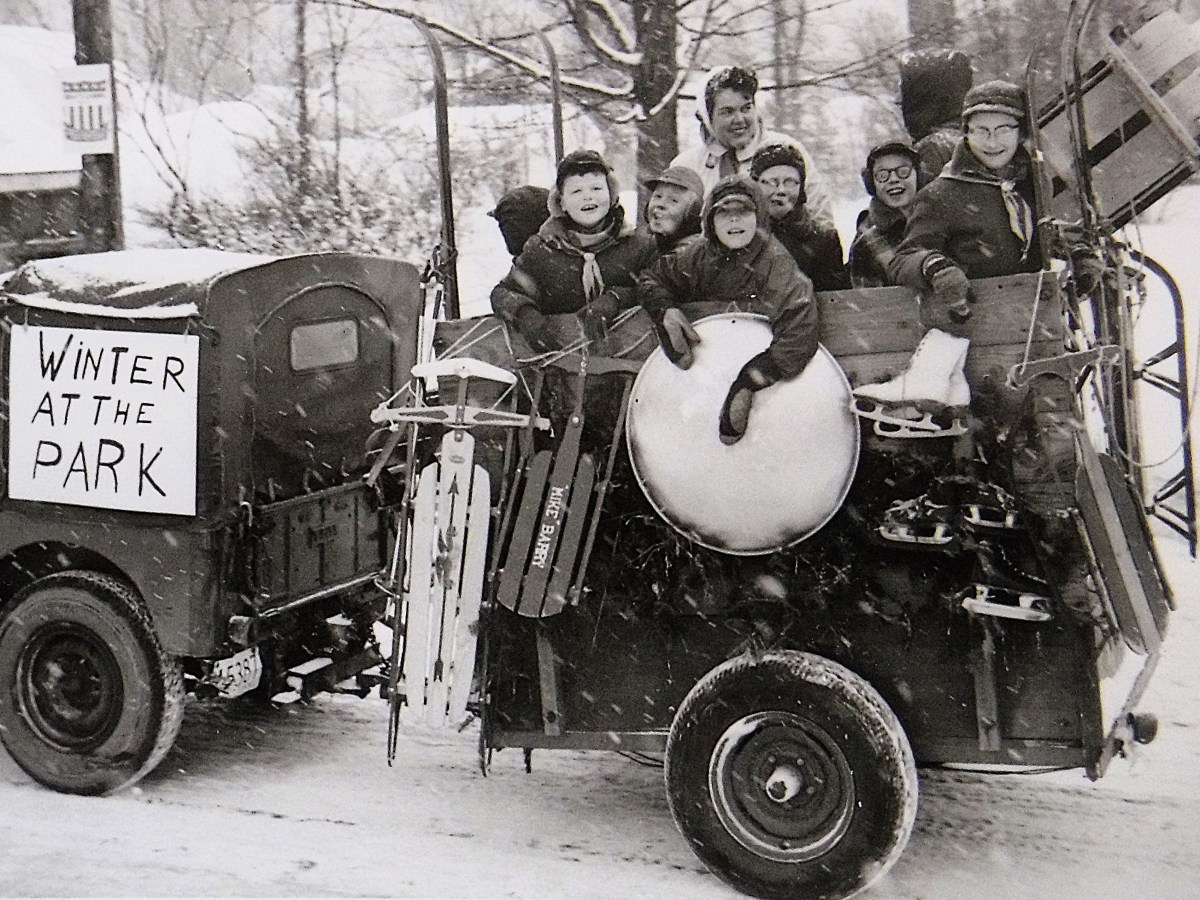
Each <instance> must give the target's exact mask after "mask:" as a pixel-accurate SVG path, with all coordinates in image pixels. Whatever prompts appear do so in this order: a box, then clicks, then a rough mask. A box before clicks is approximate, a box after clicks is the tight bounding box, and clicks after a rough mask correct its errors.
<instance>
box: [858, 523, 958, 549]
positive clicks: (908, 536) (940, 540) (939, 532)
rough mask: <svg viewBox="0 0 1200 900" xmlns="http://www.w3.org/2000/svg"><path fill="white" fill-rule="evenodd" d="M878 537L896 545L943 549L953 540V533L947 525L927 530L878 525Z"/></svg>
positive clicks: (934, 526) (933, 526)
mask: <svg viewBox="0 0 1200 900" xmlns="http://www.w3.org/2000/svg"><path fill="white" fill-rule="evenodd" d="M877 530H878V531H879V536H880V537H882V538H883V539H884V540H885V541H892V542H893V543H896V544H922V545H925V546H932V547H944V546H945V545H946V544H949V543H950V542H951V541H952V540H954V531H953V529H951V528H950V526H949V525H945V524H941V523H939V524H937V525H931V526H929V528H927V529H917V528H913V527H912V526H910V525H891V526H889V525H880V526H879V528H878V529H877Z"/></svg>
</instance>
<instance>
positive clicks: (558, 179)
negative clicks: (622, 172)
mask: <svg viewBox="0 0 1200 900" xmlns="http://www.w3.org/2000/svg"><path fill="white" fill-rule="evenodd" d="M588 172H601V173H603V174H605V175H608V174H609V173H610V172H612V167H611V166H609V164H608V163H606V162H605V161H604V157H603V156H601V155H600V151H598V150H572V151H571V152H570V153H568V154H567V155H566V156H564V157H563V158H562V162H560V163H559V164H558V172H557V173H555V176H554V186H555V187H556V188H558V189H559V190H560V191H561V190H562V186H563V182H564V181H566V180H567V178H568V177H569V176H571V175H585V174H587V173H588Z"/></svg>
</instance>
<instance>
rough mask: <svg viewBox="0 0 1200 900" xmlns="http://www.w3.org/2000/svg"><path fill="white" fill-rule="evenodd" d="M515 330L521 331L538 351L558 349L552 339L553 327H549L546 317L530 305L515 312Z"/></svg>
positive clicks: (530, 344)
mask: <svg viewBox="0 0 1200 900" xmlns="http://www.w3.org/2000/svg"><path fill="white" fill-rule="evenodd" d="M517 331H519V332H521V334H522V335H523V336H524V338H525V340H527V341H529V346H530V347H532V348H533V349H534V350H536V351H537V352H538V353H546V352H547V351H549V350H556V349H558V343H557V341H555V339H554V332H553V329H551V328H550V327H549V323H548V322H547V321H546V317H545V316H544V315H542V314H541V313H540V312H538V311H537V310H536V309H534V308H533V307H532V306H524V307H522V308H521V310H520V312H518V313H517Z"/></svg>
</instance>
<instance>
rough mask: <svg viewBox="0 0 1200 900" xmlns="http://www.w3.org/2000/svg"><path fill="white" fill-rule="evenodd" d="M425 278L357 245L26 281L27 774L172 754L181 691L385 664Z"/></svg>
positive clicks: (16, 331) (14, 604)
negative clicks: (382, 417) (382, 642)
mask: <svg viewBox="0 0 1200 900" xmlns="http://www.w3.org/2000/svg"><path fill="white" fill-rule="evenodd" d="M421 290H422V287H421V279H420V273H419V271H418V270H417V269H416V268H415V267H414V266H412V265H411V264H408V263H402V262H398V261H394V260H387V259H379V258H368V257H362V256H355V255H352V254H341V253H322V254H312V255H302V256H293V257H287V258H273V257H267V256H258V255H253V254H237V253H226V252H222V251H214V250H137V251H133V250H131V251H116V252H112V253H99V254H90V255H82V256H67V257H61V258H57V259H44V260H34V261H31V262H28V263H26V264H25V265H23V266H21V267H20V268H19V269H17V270H16V271H14V272H13V273H11V274H10V275H9V276H8V277H7V279H6V280H5V282H4V284H3V288H2V292H0V300H2V306H0V317H3V323H4V327H3V338H2V343H3V349H2V350H0V354H2V355H3V359H4V363H3V367H2V368H3V373H4V374H3V378H4V387H3V390H2V393H3V396H4V398H5V410H6V415H5V416H4V419H3V422H2V424H0V442H2V443H3V445H4V448H5V449H4V453H3V454H2V456H3V460H4V470H5V479H4V489H3V497H2V498H0V534H2V535H3V537H2V538H0V544H2V545H3V547H2V549H0V571H2V572H3V575H2V576H0V583H2V585H3V587H0V682H2V684H3V689H2V690H0V740H2V741H3V743H4V746H5V748H6V749H7V750H8V752H9V753H10V754H11V755H12V757H13V759H14V760H15V761H16V762H17V764H18V765H19V766H21V768H22V769H24V770H25V771H26V772H27V773H28V774H29V775H30V776H31V777H32V778H34V779H35V780H36V781H38V782H39V783H41V784H44V785H46V786H48V787H50V788H53V789H55V790H59V791H66V792H70V793H78V794H106V793H111V792H112V791H115V790H119V789H120V788H121V787H123V786H126V785H129V784H131V783H133V782H134V781H136V780H137V779H138V778H140V777H141V776H142V775H144V774H145V773H146V772H148V771H149V770H150V769H152V768H153V767H154V766H155V765H156V764H157V763H158V762H159V761H160V760H161V759H162V757H163V756H164V754H165V753H166V752H167V750H168V749H169V748H170V746H171V743H172V741H173V740H174V738H175V736H176V734H177V732H178V730H179V726H180V721H181V719H182V716H183V709H184V700H185V695H186V694H187V693H195V694H197V695H200V696H204V695H217V694H220V695H223V696H228V697H234V696H239V695H241V694H245V693H249V692H255V693H257V694H258V695H260V696H262V697H263V698H272V697H274V698H277V699H279V700H281V701H282V700H288V699H297V698H300V697H302V696H311V694H312V693H314V692H316V691H318V690H327V689H336V688H337V687H338V685H342V687H343V689H347V690H358V687H357V686H356V685H355V684H354V683H353V679H354V677H355V676H356V675H358V674H359V673H361V672H363V671H364V670H367V669H370V668H371V667H373V666H376V665H378V663H379V662H380V654H379V651H378V647H377V643H376V638H375V634H374V631H373V627H374V625H375V623H376V621H377V620H378V619H379V617H380V614H381V612H382V607H383V599H382V595H381V594H380V593H379V592H378V590H377V589H376V588H375V587H374V583H373V582H374V579H375V577H376V575H377V574H378V572H379V571H380V570H381V569H382V567H383V565H384V561H385V559H386V556H385V554H386V548H387V544H388V534H387V522H388V519H387V517H386V516H385V515H384V513H383V512H382V509H383V507H382V505H381V503H380V501H379V497H378V492H377V491H375V490H373V489H372V488H370V487H368V486H367V485H366V483H365V481H364V479H363V475H364V474H365V472H366V471H367V470H368V468H369V460H368V457H367V455H366V441H367V438H368V437H369V435H370V433H371V431H372V426H371V425H370V423H369V421H368V415H369V413H370V411H371V410H372V409H373V408H374V407H375V406H376V405H377V404H378V403H379V402H380V401H381V400H382V399H384V398H386V397H387V396H389V395H390V394H391V392H392V391H393V389H394V388H395V387H396V386H397V385H398V384H400V383H401V382H402V381H403V380H404V379H407V377H408V371H409V369H410V368H411V366H412V365H413V363H414V362H415V353H416V342H415V341H414V340H412V339H411V335H414V334H415V333H416V330H417V328H418V316H419V312H420V309H421V304H422V299H421ZM405 337H409V338H410V339H408V340H405V339H404V338H405Z"/></svg>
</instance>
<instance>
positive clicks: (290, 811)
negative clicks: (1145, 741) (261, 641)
mask: <svg viewBox="0 0 1200 900" xmlns="http://www.w3.org/2000/svg"><path fill="white" fill-rule="evenodd" d="M1167 551H1168V556H1169V558H1170V568H1171V570H1172V571H1173V573H1174V574H1175V584H1176V586H1177V588H1179V587H1180V586H1183V587H1184V588H1186V586H1187V585H1189V584H1195V583H1197V582H1198V581H1200V579H1197V578H1196V577H1195V574H1194V572H1193V570H1194V567H1195V565H1196V564H1195V563H1192V562H1191V561H1189V560H1187V559H1186V557H1185V556H1184V555H1183V554H1182V552H1181V547H1180V546H1179V543H1178V542H1177V541H1169V542H1168V546H1167ZM1190 593H1191V592H1190V591H1187V590H1186V589H1184V590H1180V594H1181V597H1180V599H1181V601H1182V602H1181V604H1180V606H1181V609H1180V611H1179V612H1177V613H1176V614H1175V617H1174V619H1173V621H1172V628H1171V634H1170V636H1169V638H1168V641H1167V645H1166V646H1167V649H1166V652H1165V653H1164V656H1163V659H1162V662H1161V664H1160V666H1159V669H1158V672H1157V674H1156V678H1155V681H1154V683H1153V685H1152V687H1151V690H1150V693H1149V696H1148V697H1147V698H1146V701H1145V702H1144V703H1143V708H1144V709H1149V710H1153V711H1156V712H1158V714H1159V715H1160V717H1161V720H1162V726H1163V727H1162V732H1161V734H1160V737H1159V739H1158V741H1157V742H1156V743H1155V744H1153V745H1152V746H1150V747H1148V748H1144V749H1143V750H1142V751H1141V753H1140V754H1139V755H1138V756H1137V757H1136V758H1135V759H1134V760H1132V761H1128V760H1118V761H1116V762H1115V763H1114V764H1113V766H1112V768H1111V769H1110V774H1109V775H1108V777H1106V778H1105V779H1103V780H1102V781H1100V782H1098V783H1095V784H1092V783H1090V782H1088V781H1087V780H1086V779H1085V778H1084V777H1083V776H1082V774H1080V773H1077V772H1068V773H1057V774H1052V775H1039V776H1026V775H1020V776H1016V775H979V774H973V773H965V772H950V771H933V772H928V771H927V772H924V773H923V775H922V781H921V804H920V810H919V813H918V818H917V826H916V831H915V833H914V835H913V838H912V841H911V843H910V844H909V847H908V850H907V852H906V853H905V855H904V856H903V857H902V858H901V860H900V862H899V863H898V864H897V866H896V867H895V868H894V869H893V870H892V872H891V873H890V874H889V876H888V877H887V878H886V879H885V881H884V882H882V883H881V884H880V885H878V886H877V887H876V888H875V889H874V890H873V891H872V892H871V894H870V896H871V897H879V898H897V900H935V898H939V900H940V898H946V900H952V898H962V897H968V896H985V897H1001V898H1002V897H1014V896H1022V897H1023V898H1026V900H1039V898H1045V900H1074V898H1080V900H1083V898H1089V900H1105V898H1114V900H1116V898H1122V900H1125V898H1130V897H1137V898H1139V900H1178V898H1186V897H1196V896H1200V849H1198V847H1200V845H1198V844H1197V839H1196V835H1197V833H1200V784H1198V782H1197V779H1196V778H1195V773H1196V772H1197V771H1200V745H1197V743H1196V736H1197V735H1198V734H1200V710H1198V708H1197V704H1196V703H1195V702H1194V698H1195V696H1196V695H1197V693H1200V662H1197V661H1198V660H1200V606H1198V605H1197V603H1196V602H1195V599H1194V598H1193V597H1191V596H1189V594H1190ZM386 732H387V727H386V707H385V705H384V703H383V702H382V701H381V700H378V699H376V698H368V699H366V700H358V699H356V698H353V697H325V698H321V699H318V700H316V701H315V702H313V703H312V704H311V705H309V706H307V707H301V706H292V707H284V708H281V709H264V708H262V707H256V706H254V705H252V704H248V703H247V704H240V703H234V704H224V705H222V704H218V703H192V704H191V705H190V706H189V708H188V712H187V716H186V718H185V721H184V727H183V733H182V734H181V736H180V739H179V741H178V743H177V744H176V746H175V748H174V749H173V750H172V751H171V753H170V755H169V756H168V757H167V759H166V761H165V762H164V763H163V764H162V765H161V766H160V767H159V769H158V770H157V771H155V772H154V773H152V774H151V775H150V776H149V777H148V778H146V779H145V780H144V781H143V782H142V783H141V784H140V785H139V786H137V787H136V788H134V789H132V790H129V791H126V792H124V793H122V794H119V795H117V796H114V797H110V798H106V799H85V798H78V797H67V796H61V795H57V794H53V793H51V792H49V791H46V790H43V789H42V788H40V787H38V786H37V785H35V784H33V783H32V782H30V781H29V779H28V778H26V777H25V776H24V774H23V773H22V772H20V770H18V769H17V768H16V767H15V766H14V765H13V764H12V762H11V761H10V760H9V759H8V758H7V757H0V811H2V812H0V848H2V849H0V894H2V895H4V896H63V895H69V896H142V897H155V896H197V895H201V896H277V897H283V896H392V897H519V898H541V897H545V898H553V897H572V898H592V897H594V898H610V900H611V898H625V897H639V898H641V897H688V898H692V900H704V898H719V897H726V898H728V897H735V896H738V895H737V894H735V893H734V892H733V891H731V890H729V889H728V888H726V887H725V886H724V885H723V884H722V883H721V882H719V881H718V880H717V879H716V878H714V877H712V876H710V875H708V874H707V873H706V872H705V871H704V869H703V867H702V866H701V865H700V863H699V862H698V861H697V860H696V859H695V858H694V857H693V856H692V854H691V852H690V851H689V850H688V849H687V847H686V846H685V844H684V842H683V839H682V838H681V837H679V836H678V834H677V833H676V831H675V829H674V826H673V824H672V822H671V818H670V814H669V813H668V811H667V806H666V800H665V796H664V793H663V788H662V781H661V772H660V771H659V770H657V769H651V768H646V767H643V766H639V765H635V764H634V763H632V762H630V761H627V760H626V759H624V758H622V757H620V756H617V755H615V754H608V753H594V754H584V753H551V752H537V753H535V754H534V758H533V772H532V774H526V773H525V772H524V770H523V766H522V759H521V754H520V753H519V752H516V751H503V752H501V753H498V754H497V755H496V756H495V759H494V762H493V769H492V772H491V775H490V776H489V777H488V778H486V779H485V778H483V777H482V776H481V775H480V773H479V770H478V767H477V765H476V758H475V737H476V733H475V732H474V731H473V730H472V731H469V732H467V733H464V734H461V735H458V734H451V735H445V734H441V733H437V732H432V731H424V730H418V729H414V728H406V729H405V730H404V731H403V733H402V735H401V741H400V749H399V756H398V758H397V760H396V765H395V767H393V768H391V769H389V768H388V766H387V764H386V762H385V759H384V742H385V735H386Z"/></svg>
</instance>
